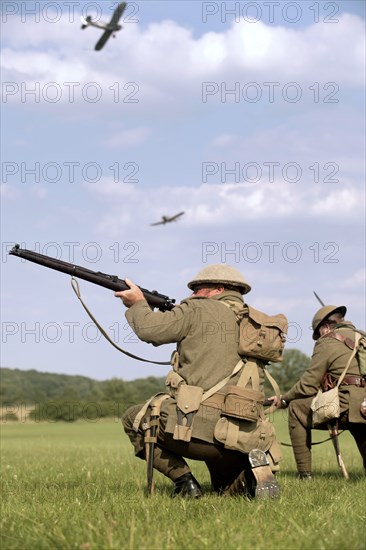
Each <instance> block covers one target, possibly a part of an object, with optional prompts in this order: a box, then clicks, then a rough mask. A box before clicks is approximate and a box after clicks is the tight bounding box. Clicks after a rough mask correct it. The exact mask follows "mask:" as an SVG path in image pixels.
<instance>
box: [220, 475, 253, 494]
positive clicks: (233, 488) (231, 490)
mask: <svg viewBox="0 0 366 550" xmlns="http://www.w3.org/2000/svg"><path fill="white" fill-rule="evenodd" d="M222 495H223V496H231V497H233V496H236V495H242V496H249V492H248V489H247V485H246V481H245V470H243V471H242V472H241V473H240V474H239V475H238V477H237V478H236V479H234V481H233V482H232V484H231V485H230V486H229V487H227V488H226V489H225V490H224V491H223V492H222Z"/></svg>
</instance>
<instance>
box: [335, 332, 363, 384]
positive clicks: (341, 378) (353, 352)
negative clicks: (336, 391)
mask: <svg viewBox="0 0 366 550" xmlns="http://www.w3.org/2000/svg"><path fill="white" fill-rule="evenodd" d="M360 338H361V334H360V333H359V332H356V334H355V347H354V348H353V351H352V353H351V356H350V358H349V359H348V363H347V365H346V366H345V368H344V370H343V372H342V374H341V376H340V377H339V379H338V382H337V387H339V386H340V385H341V384H342V382H343V378H344V377H345V376H346V372H347V371H348V368H349V366H350V364H351V362H352V359H353V358H354V356H355V355H356V353H357V351H358V350H357V347H358V342H359V341H360Z"/></svg>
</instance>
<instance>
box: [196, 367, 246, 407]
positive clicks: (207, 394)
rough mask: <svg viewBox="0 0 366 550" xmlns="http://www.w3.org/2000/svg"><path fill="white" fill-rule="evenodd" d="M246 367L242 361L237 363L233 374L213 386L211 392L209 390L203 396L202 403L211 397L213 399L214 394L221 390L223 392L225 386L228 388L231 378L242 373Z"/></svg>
mask: <svg viewBox="0 0 366 550" xmlns="http://www.w3.org/2000/svg"><path fill="white" fill-rule="evenodd" d="M243 365H244V362H243V361H242V360H241V359H240V361H238V362H237V364H236V365H235V367H234V370H233V372H232V373H231V374H229V376H226V378H224V379H223V380H221V382H218V383H217V384H215V386H213V387H212V388H210V389H209V390H207V391H206V392H205V393H204V394H203V395H202V399H201V403H202V402H203V401H205V400H206V399H208V398H209V397H211V395H213V394H214V393H216V392H218V391H219V390H221V388H223V387H224V386H226V384H227V383H228V382H229V381H230V378H231V377H232V376H234V374H236V373H237V372H239V371H240V369H241V368H242V367H243Z"/></svg>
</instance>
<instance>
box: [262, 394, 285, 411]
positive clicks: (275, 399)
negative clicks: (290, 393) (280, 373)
mask: <svg viewBox="0 0 366 550" xmlns="http://www.w3.org/2000/svg"><path fill="white" fill-rule="evenodd" d="M267 401H272V403H273V405H275V406H276V407H277V409H287V407H288V403H287V401H285V400H284V399H282V395H279V396H278V395H271V397H268V398H267Z"/></svg>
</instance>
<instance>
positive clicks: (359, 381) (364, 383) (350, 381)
mask: <svg viewBox="0 0 366 550" xmlns="http://www.w3.org/2000/svg"><path fill="white" fill-rule="evenodd" d="M341 386H358V387H359V388H365V387H366V380H365V379H364V378H362V377H361V376H345V377H344V378H343V381H342V384H341Z"/></svg>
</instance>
